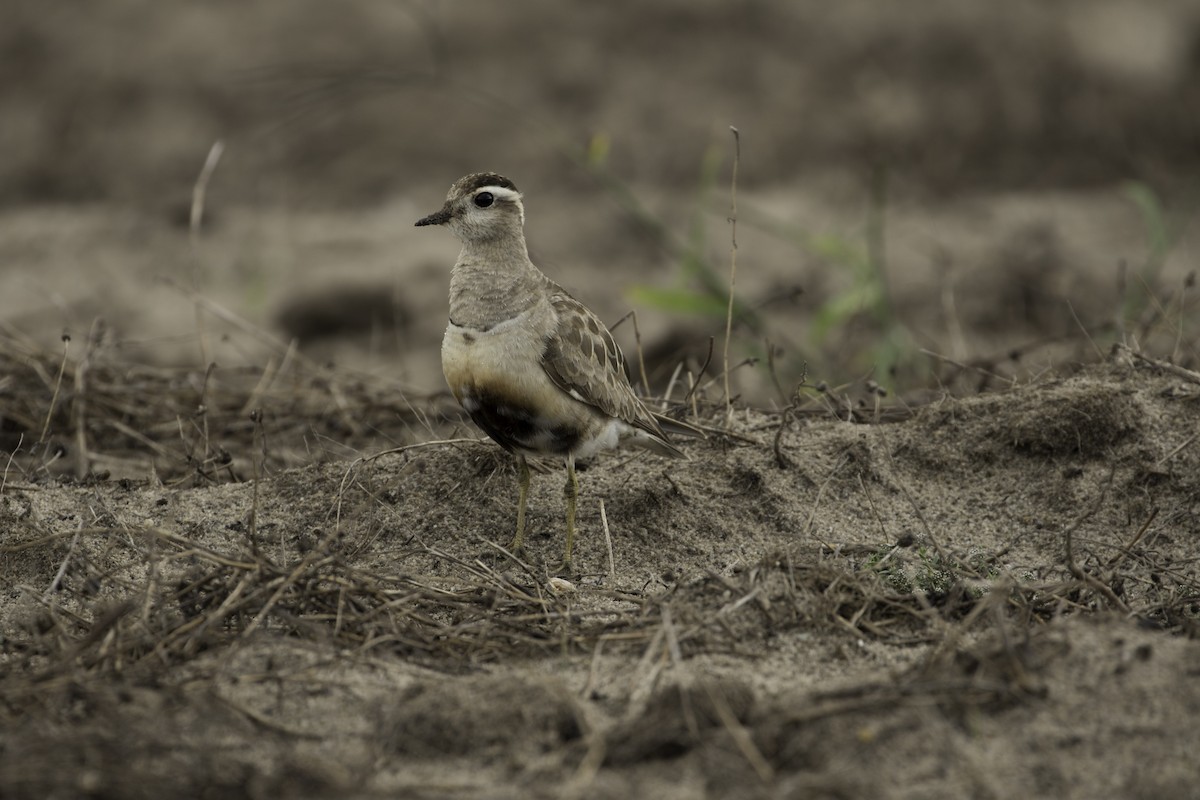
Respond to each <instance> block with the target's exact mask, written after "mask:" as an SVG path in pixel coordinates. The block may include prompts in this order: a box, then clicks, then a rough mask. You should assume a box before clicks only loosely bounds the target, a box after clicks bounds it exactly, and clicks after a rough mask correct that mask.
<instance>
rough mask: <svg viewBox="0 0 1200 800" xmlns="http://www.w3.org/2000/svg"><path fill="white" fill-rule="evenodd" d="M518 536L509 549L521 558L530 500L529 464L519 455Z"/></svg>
mask: <svg viewBox="0 0 1200 800" xmlns="http://www.w3.org/2000/svg"><path fill="white" fill-rule="evenodd" d="M517 486H518V487H519V493H518V495H517V535H516V536H514V537H513V540H512V543H511V544H509V546H508V549H509V551H510V552H511V553H512V554H513V555H514V556H519V555H521V553H523V552H524V550H525V502H526V501H527V500H528V499H529V464H527V463H526V462H525V456H523V455H521V454H519V453H518V454H517Z"/></svg>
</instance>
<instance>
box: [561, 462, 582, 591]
mask: <svg viewBox="0 0 1200 800" xmlns="http://www.w3.org/2000/svg"><path fill="white" fill-rule="evenodd" d="M563 497H565V498H566V500H567V547H566V551H565V552H564V553H563V563H562V566H561V567H559V568H558V572H559V574H561V575H570V574H571V572H572V569H571V548H572V547H573V546H574V544H575V505H576V501H577V500H578V499H579V479H578V478H576V477H575V457H574V456H567V485H566V486H565V487H564V488H563Z"/></svg>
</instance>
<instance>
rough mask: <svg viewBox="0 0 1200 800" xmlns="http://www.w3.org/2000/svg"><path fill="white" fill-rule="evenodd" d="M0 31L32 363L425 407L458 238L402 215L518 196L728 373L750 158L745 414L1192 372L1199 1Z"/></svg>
mask: <svg viewBox="0 0 1200 800" xmlns="http://www.w3.org/2000/svg"><path fill="white" fill-rule="evenodd" d="M5 6H6V8H5V14H4V17H5V24H4V26H3V29H2V30H0V59H2V69H0V118H2V119H3V120H4V122H3V125H0V151H2V152H3V153H4V154H5V157H4V158H3V159H0V322H2V323H3V324H4V326H6V329H7V330H8V331H9V332H10V333H19V334H20V335H21V336H23V337H27V338H28V339H29V340H30V341H34V342H44V343H48V346H58V345H57V342H58V338H59V336H60V335H61V333H62V332H63V331H68V332H71V333H72V334H73V336H74V337H75V340H76V341H77V342H78V341H83V340H85V339H86V340H87V341H90V342H91V344H90V345H88V346H100V345H101V344H103V345H104V346H105V347H108V348H110V351H111V352H116V353H119V354H120V357H121V358H125V359H130V360H133V361H139V362H146V363H155V364H164V365H166V364H172V365H177V364H195V365H200V366H202V365H203V364H204V363H205V362H207V361H215V362H217V363H219V364H221V365H222V366H231V365H237V364H251V365H252V364H261V363H262V362H263V360H264V358H265V357H266V355H267V354H271V353H275V354H276V355H278V353H279V351H280V349H281V348H283V347H285V346H286V345H287V344H288V343H291V342H295V343H296V344H297V346H298V348H299V350H300V352H303V353H304V354H306V355H307V356H309V357H312V358H314V359H317V360H320V361H325V362H328V363H331V364H335V365H338V366H340V367H343V368H345V369H348V370H361V371H365V372H369V373H372V374H374V375H382V376H386V377H387V378H388V379H389V380H395V381H397V382H398V383H399V384H400V385H403V386H405V387H407V388H409V389H410V390H411V391H413V392H438V391H440V390H441V376H440V369H439V367H438V345H439V341H440V336H441V331H442V328H443V327H444V324H445V310H444V309H445V294H446V283H447V281H448V272H449V267H450V265H451V264H452V263H453V260H454V258H455V255H456V253H457V245H456V243H455V242H454V241H453V240H452V239H451V237H450V236H449V234H448V233H446V232H445V231H440V230H433V231H430V230H427V229H414V228H413V227H412V223H413V221H415V220H416V219H417V218H418V217H420V216H422V215H424V214H426V213H429V212H430V211H433V210H436V209H437V208H438V207H439V206H440V204H441V202H442V200H443V197H444V194H445V191H446V189H447V188H448V187H449V185H450V183H451V182H452V181H453V180H455V179H456V178H458V177H459V176H461V175H462V174H464V173H467V172H472V171H477V170H495V171H499V172H502V173H504V174H506V175H508V176H509V177H511V178H512V179H513V180H514V181H515V182H516V183H517V185H518V186H519V187H520V188H521V189H522V191H524V193H525V195H526V209H527V233H528V236H529V240H530V245H531V249H532V252H533V255H534V260H535V261H536V262H537V263H538V264H539V265H540V266H541V267H542V268H543V270H544V271H546V272H547V273H548V274H550V275H551V277H553V278H554V279H556V280H558V281H559V282H560V283H562V284H563V285H564V286H566V287H567V288H568V289H570V290H572V291H573V292H574V293H575V294H576V295H577V296H579V297H580V298H581V299H582V300H584V301H585V302H586V303H588V304H589V305H590V306H592V307H593V308H595V309H596V310H597V311H598V312H600V313H601V316H602V317H603V318H604V319H605V320H606V321H607V322H608V323H609V324H610V325H613V324H615V323H617V321H618V320H620V319H621V318H622V317H623V316H624V315H625V314H626V313H627V312H628V311H629V310H631V309H632V310H634V311H636V313H637V319H638V330H639V333H640V350H641V351H642V355H643V357H644V360H645V361H646V369H647V374H648V380H649V383H650V384H651V385H652V388H653V389H654V390H655V391H659V392H661V391H662V390H663V389H664V388H665V387H666V385H667V384H668V382H669V381H670V377H671V375H672V374H675V373H676V367H677V366H679V365H681V364H682V365H683V369H682V371H681V374H686V373H687V372H688V371H691V372H692V373H693V375H695V374H697V373H699V372H700V369H701V367H702V365H703V363H704V362H705V360H706V359H707V353H708V351H709V346H710V345H709V342H710V337H715V356H714V364H713V365H710V366H709V368H708V370H707V372H706V373H705V374H706V376H707V378H704V379H701V380H702V381H703V380H707V379H711V378H713V377H715V376H716V375H717V373H719V372H720V363H721V341H722V336H723V334H724V329H725V297H726V292H727V290H728V278H729V271H730V262H731V260H732V256H733V246H732V244H733V242H732V240H731V234H732V233H733V230H732V226H731V225H730V222H729V218H730V217H731V213H732V207H733V200H734V197H733V194H732V191H731V189H732V183H733V180H732V179H733V166H734V160H735V152H739V155H738V156H737V194H736V202H737V206H736V216H737V229H736V232H737V249H736V261H737V270H738V272H737V303H736V309H735V311H736V314H735V326H734V327H735V338H734V341H733V343H732V346H731V349H730V366H731V368H733V367H737V369H736V371H735V373H734V374H735V376H736V381H735V385H736V387H737V391H739V392H740V393H742V394H743V395H744V396H745V397H747V398H749V399H751V400H753V401H754V402H761V403H766V404H771V403H774V404H780V403H785V402H787V401H788V397H789V395H790V392H791V387H792V386H793V385H794V384H795V383H796V382H797V381H798V380H800V379H801V378H802V377H806V378H807V380H808V381H809V383H817V382H819V381H826V382H827V383H829V384H831V385H834V384H836V385H841V384H856V383H863V382H865V381H868V380H874V381H877V382H878V383H880V384H883V385H885V386H894V387H896V388H898V389H900V390H905V389H909V388H912V387H920V386H937V385H956V384H964V382H965V385H971V386H981V385H994V384H995V383H996V382H998V381H999V382H1003V381H1004V380H1006V379H1009V378H1012V377H1020V376H1022V375H1029V374H1037V373H1038V372H1040V371H1043V370H1046V369H1052V368H1055V367H1057V366H1060V365H1062V364H1066V363H1074V362H1076V361H1079V360H1089V359H1090V360H1095V359H1096V358H1098V357H1099V356H1100V354H1101V353H1103V352H1104V351H1105V350H1106V348H1107V346H1108V345H1109V344H1111V342H1113V341H1121V340H1123V341H1126V342H1130V343H1133V344H1135V345H1137V346H1142V347H1146V348H1148V349H1153V350H1155V352H1157V354H1159V355H1162V356H1164V357H1172V358H1175V359H1176V360H1177V361H1179V362H1180V363H1185V364H1188V363H1193V364H1194V362H1195V360H1196V356H1197V348H1196V344H1195V335H1194V333H1193V329H1194V327H1195V326H1194V325H1192V326H1191V327H1190V328H1189V323H1190V322H1192V321H1194V318H1195V303H1194V300H1193V299H1192V296H1191V295H1194V294H1195V292H1194V290H1193V289H1192V286H1191V280H1192V278H1191V277H1190V276H1191V271H1192V270H1193V269H1194V265H1195V256H1196V253H1197V249H1196V247H1197V241H1196V233H1195V231H1194V230H1193V228H1194V225H1192V222H1193V217H1194V216H1195V212H1196V209H1197V205H1198V202H1197V201H1198V200H1200V192H1198V184H1197V175H1198V172H1197V168H1198V167H1200V114H1197V113H1196V109H1198V108H1200V4H1197V3H1195V2H1192V1H1191V0H1156V1H1155V2H1141V1H1140V0H1055V1H1054V2H1048V1H1047V0H1016V1H1015V2H1007V3H1003V4H999V3H993V2H987V1H986V0H908V2H905V3H903V4H892V3H878V2H872V1H871V0H844V1H843V2H839V3H828V2H823V1H822V0H758V1H757V2H740V3H728V2H718V1H717V0H656V2H636V3H635V2H630V1H629V0H619V1H618V2H609V3H603V4H599V3H587V2H580V1H579V0H574V1H572V2H562V1H561V0H558V1H556V2H550V0H540V1H539V0H509V1H508V2H505V3H489V2H478V1H466V2H435V1H428V2H403V1H402V0H393V1H392V2H382V1H381V0H372V1H371V2H367V1H366V0H344V1H343V2H339V3H329V2H326V1H325V0H286V2H285V0H259V1H258V2H255V3H240V2H229V1H228V0H226V1H225V2H219V1H217V2H207V3H188V2H179V1H177V0H155V1H154V2H149V0H105V2H100V3H98V2H85V1H84V0H70V1H69V2H58V3H54V4H46V3H42V2H35V0H6V3H5ZM731 126H736V128H737V129H738V132H739V139H738V141H736V142H735V139H734V136H733V134H732V133H731V130H730V128H731ZM218 141H220V142H221V143H222V145H223V150H221V152H220V157H219V159H217V160H215V161H214V162H213V164H212V167H213V168H212V170H211V174H210V175H209V176H208V178H207V183H206V185H205V189H206V191H205V193H204V195H203V212H204V213H203V216H202V217H197V216H196V215H195V213H194V212H196V211H197V210H198V207H197V203H196V201H197V196H196V194H195V192H194V190H195V187H196V185H197V179H198V176H199V175H200V173H201V168H202V166H203V165H204V163H205V160H206V158H208V157H209V156H210V153H211V148H212V147H213V145H214V143H215V142H218ZM739 145H740V146H739ZM196 222H198V223H199V224H198V225H196V224H194V223H196ZM1189 290H1191V294H1189ZM632 327H633V326H632V325H631V324H629V323H628V322H626V323H623V324H622V325H621V326H620V327H619V328H618V338H619V339H620V340H621V342H622V344H623V346H624V347H625V349H626V353H627V355H630V358H631V360H633V358H634V356H633V355H632V353H633V351H634V348H638V347H639V345H638V343H637V341H636V340H635V336H634V332H633V330H632ZM743 363H744V366H741V367H738V366H737V365H739V364H743ZM679 380H683V378H679Z"/></svg>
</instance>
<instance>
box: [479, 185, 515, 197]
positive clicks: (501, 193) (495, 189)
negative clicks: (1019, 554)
mask: <svg viewBox="0 0 1200 800" xmlns="http://www.w3.org/2000/svg"><path fill="white" fill-rule="evenodd" d="M480 192H491V193H492V194H493V195H495V196H496V198H497V199H498V200H520V199H521V193H520V192H514V191H513V190H512V189H508V188H506V187H504V186H480V187H479V188H478V189H476V190H475V191H474V192H472V193H471V196H472V197H474V196H475V195H477V194H479V193H480Z"/></svg>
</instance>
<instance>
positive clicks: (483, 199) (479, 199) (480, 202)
mask: <svg viewBox="0 0 1200 800" xmlns="http://www.w3.org/2000/svg"><path fill="white" fill-rule="evenodd" d="M494 202H496V198H495V197H493V196H492V193H491V192H480V193H479V194H477V195H475V205H476V207H478V208H487V207H488V206H490V205H491V204H492V203H494Z"/></svg>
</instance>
